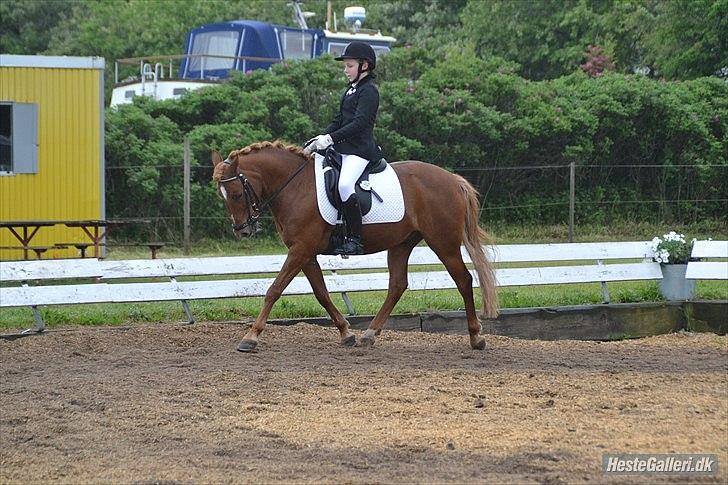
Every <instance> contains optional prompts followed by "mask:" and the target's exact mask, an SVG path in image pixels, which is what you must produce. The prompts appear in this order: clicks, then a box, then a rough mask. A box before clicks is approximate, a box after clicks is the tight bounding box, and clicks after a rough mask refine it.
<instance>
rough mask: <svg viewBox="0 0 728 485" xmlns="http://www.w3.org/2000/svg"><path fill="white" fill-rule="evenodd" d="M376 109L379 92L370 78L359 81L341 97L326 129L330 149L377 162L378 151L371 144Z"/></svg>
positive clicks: (379, 154) (372, 142) (376, 147)
mask: <svg viewBox="0 0 728 485" xmlns="http://www.w3.org/2000/svg"><path fill="white" fill-rule="evenodd" d="M378 109H379V90H378V89H377V86H376V84H374V82H373V81H372V78H371V77H370V76H366V77H364V78H363V79H360V80H359V82H358V83H357V85H356V86H354V87H351V86H350V87H349V88H348V89H347V90H346V92H345V93H344V95H343V96H342V97H341V104H340V105H339V113H338V114H337V115H336V117H335V118H334V120H333V121H332V122H331V123H330V124H329V126H327V127H326V133H328V134H330V135H331V139H332V140H333V142H334V149H335V150H336V151H337V152H339V153H342V154H344V155H358V156H360V157H362V158H363V159H365V160H379V159H380V158H382V151H381V150H380V149H379V147H378V146H377V144H376V142H375V141H374V121H375V120H376V119H377V110H378Z"/></svg>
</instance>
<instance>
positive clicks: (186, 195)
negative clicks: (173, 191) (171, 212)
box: [183, 136, 190, 254]
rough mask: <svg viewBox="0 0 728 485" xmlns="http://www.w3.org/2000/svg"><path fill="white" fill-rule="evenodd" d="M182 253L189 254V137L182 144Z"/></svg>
mask: <svg viewBox="0 0 728 485" xmlns="http://www.w3.org/2000/svg"><path fill="white" fill-rule="evenodd" d="M183 190H184V221H183V225H184V240H183V245H184V246H183V247H184V253H185V254H190V138H189V136H186V137H185V144H184V189H183Z"/></svg>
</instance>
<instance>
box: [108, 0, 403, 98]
mask: <svg viewBox="0 0 728 485" xmlns="http://www.w3.org/2000/svg"><path fill="white" fill-rule="evenodd" d="M290 5H291V6H292V7H293V10H294V18H295V19H296V23H297V24H298V26H297V27H288V26H283V25H276V24H271V23H267V22H259V21H256V20H233V21H229V22H218V23H212V24H206V25H202V26H200V27H197V28H194V29H192V30H191V31H189V32H188V34H187V38H186V41H185V49H184V54H178V55H167V56H146V57H136V58H129V59H119V60H117V61H116V62H115V65H114V89H113V91H112V95H111V103H110V106H112V107H114V106H119V105H122V104H128V103H131V102H132V100H133V99H134V97H135V96H147V97H150V98H153V99H155V100H160V101H161V100H165V99H177V98H179V97H181V96H182V95H184V94H185V93H187V92H189V91H193V90H196V89H199V88H202V87H205V86H210V85H216V84H219V83H222V82H224V81H225V80H226V79H228V78H229V77H230V73H231V72H233V71H239V72H251V71H254V70H256V69H270V67H271V66H273V65H274V64H275V63H278V62H282V61H285V60H303V59H314V58H317V57H319V56H322V55H324V54H329V55H331V56H334V57H335V56H337V55H339V54H341V52H342V51H343V50H344V47H346V45H347V44H348V43H349V42H352V41H355V40H356V41H362V42H366V43H367V44H369V45H371V46H372V48H373V49H374V51H375V52H376V53H377V56H380V55H384V54H386V53H387V52H389V51H390V50H391V48H392V45H393V44H394V43H395V42H396V39H395V38H394V37H390V36H386V35H382V33H381V32H380V31H376V30H370V29H364V28H362V24H363V23H364V21H365V20H366V10H365V9H364V8H363V7H347V8H345V9H344V21H345V24H346V28H345V29H344V30H339V29H338V28H337V27H338V26H337V21H336V15H335V14H334V15H333V16H332V12H331V2H328V4H327V21H326V27H325V28H324V29H315V28H308V26H307V23H306V18H310V17H311V16H313V15H314V14H313V13H312V12H304V11H303V10H302V7H301V2H300V0H296V1H294V2H293V3H291V4H290ZM129 65H133V66H138V69H139V72H138V75H136V76H133V77H130V78H127V79H124V80H121V81H120V80H119V72H120V68H121V69H122V70H123V68H124V66H129ZM127 69H128V68H127Z"/></svg>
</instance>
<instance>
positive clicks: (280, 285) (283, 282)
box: [238, 253, 311, 352]
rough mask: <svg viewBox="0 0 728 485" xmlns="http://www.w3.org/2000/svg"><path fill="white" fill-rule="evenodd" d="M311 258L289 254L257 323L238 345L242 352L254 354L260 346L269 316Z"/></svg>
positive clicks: (264, 302)
mask: <svg viewBox="0 0 728 485" xmlns="http://www.w3.org/2000/svg"><path fill="white" fill-rule="evenodd" d="M310 258H311V255H310V254H308V255H305V256H300V255H294V254H291V253H288V257H287V258H286V261H285V262H284V263H283V267H282V268H281V271H280V273H278V276H276V278H275V280H273V284H272V285H270V288H268V291H266V292H265V299H264V300H263V308H262V309H261V310H260V313H259V314H258V318H256V319H255V323H254V324H253V326H252V327H250V330H248V333H247V334H245V337H243V340H241V341H240V344H239V345H238V350H239V351H240V352H252V351H253V350H254V349H255V347H256V346H257V345H258V336H259V335H260V334H261V333H262V332H263V329H264V328H265V324H266V322H267V321H268V316H269V315H270V311H271V309H272V308H273V305H274V304H275V302H276V301H278V299H279V298H280V297H281V295H282V294H283V290H285V289H286V287H287V286H288V285H289V284H290V283H291V281H292V280H293V278H294V277H295V276H296V275H297V274H298V272H299V271H301V268H302V267H303V265H304V263H305V262H306V261H307V260H309V259H310Z"/></svg>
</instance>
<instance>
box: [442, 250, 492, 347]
mask: <svg viewBox="0 0 728 485" xmlns="http://www.w3.org/2000/svg"><path fill="white" fill-rule="evenodd" d="M428 244H429V241H428ZM430 247H431V248H432V250H433V251H434V252H435V254H437V257H439V258H440V261H442V263H443V264H444V265H445V268H446V269H447V272H448V273H450V276H452V279H453V280H454V281H455V285H456V286H457V288H458V291H459V292H460V295H461V296H462V297H463V302H464V303H465V316H466V318H467V319H468V333H469V334H470V346H471V347H472V348H473V349H476V350H483V349H484V348H485V338H484V337H482V336H481V335H480V330H481V326H480V321H479V320H478V315H477V313H476V312H475V301H474V300H473V275H471V274H470V271H468V268H467V267H466V266H465V262H464V261H463V256H462V254H461V253H460V245H459V244H456V245H454V246H453V247H448V248H447V249H446V248H444V247H442V246H440V245H437V244H434V245H433V244H431V245H430Z"/></svg>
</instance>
